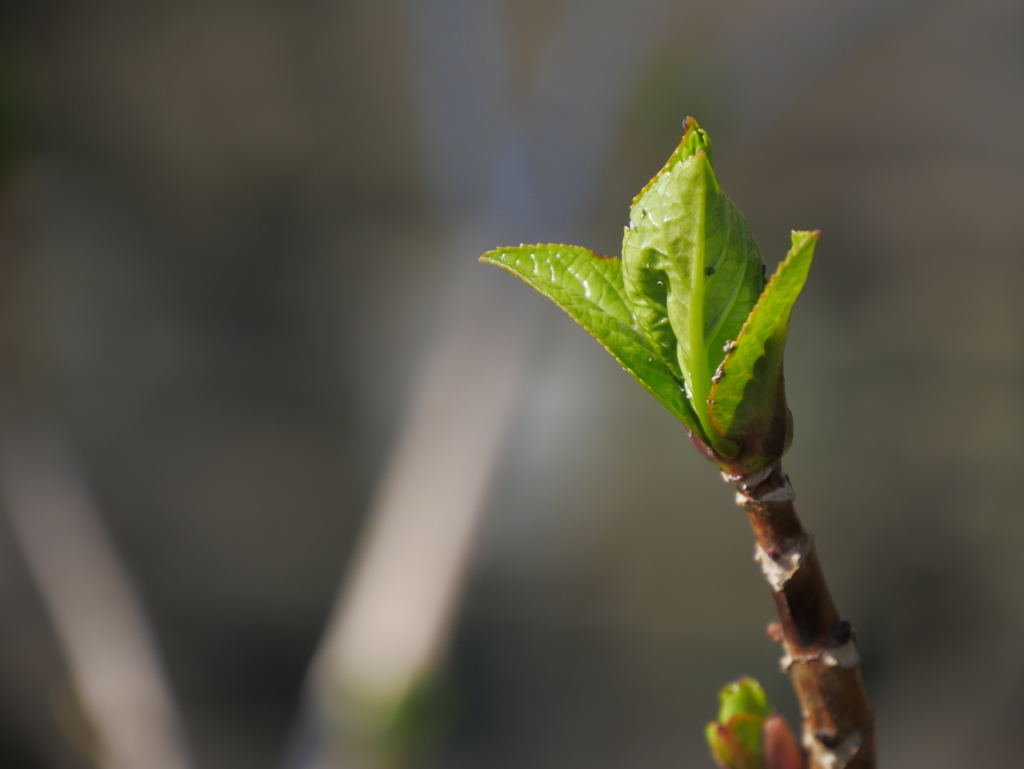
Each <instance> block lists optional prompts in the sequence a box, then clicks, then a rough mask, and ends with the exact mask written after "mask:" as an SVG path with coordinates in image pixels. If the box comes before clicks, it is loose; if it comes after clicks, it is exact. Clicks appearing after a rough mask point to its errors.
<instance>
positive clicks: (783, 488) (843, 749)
mask: <svg viewBox="0 0 1024 769" xmlns="http://www.w3.org/2000/svg"><path fill="white" fill-rule="evenodd" d="M726 479H727V480H729V481H730V482H732V483H733V484H734V485H735V486H736V488H737V490H738V493H737V495H736V504H738V505H739V506H740V507H742V508H743V509H744V510H746V512H747V516H748V517H749V519H750V524H751V526H752V527H753V529H754V537H755V539H756V540H757V548H756V556H755V557H756V560H757V562H758V563H759V564H760V566H761V570H762V572H763V573H764V576H765V579H766V580H767V582H768V585H769V587H770V588H771V591H772V597H773V598H774V600H775V608H776V610H777V611H778V614H779V622H778V624H776V623H772V625H771V626H770V627H769V633H770V634H771V635H772V637H773V638H774V639H775V640H776V641H778V642H779V643H781V644H782V649H783V657H782V668H783V670H784V671H785V672H786V673H787V674H788V675H789V677H790V680H791V681H792V683H793V688H794V689H795V690H796V695H797V699H798V700H799V702H800V710H801V712H802V714H803V744H804V747H805V748H807V752H808V757H809V760H810V769H875V767H876V765H877V762H876V757H875V724H874V716H873V714H872V710H871V703H870V702H869V701H868V695H867V691H866V690H865V688H864V681H863V679H862V677H861V672H860V656H859V655H858V653H857V646H856V642H855V639H854V632H853V628H852V627H851V625H850V623H849V622H846V621H843V620H840V618H839V612H838V610H837V609H836V605H835V602H834V601H833V600H832V595H831V593H830V592H829V589H828V584H827V583H826V582H825V575H824V573H823V572H822V569H821V563H820V562H819V560H818V555H817V553H816V552H815V550H814V539H813V537H812V536H811V535H810V534H808V533H807V532H806V531H805V530H804V527H803V525H802V524H801V523H800V519H799V518H798V517H797V514H796V510H795V509H794V507H793V490H792V487H791V486H790V483H789V477H788V476H787V475H785V474H784V473H783V472H782V467H781V465H780V464H779V463H778V462H776V463H775V464H773V465H771V466H770V467H768V468H766V469H765V470H763V471H761V472H758V473H754V474H752V475H748V476H746V477H745V478H737V477H735V476H727V477H726Z"/></svg>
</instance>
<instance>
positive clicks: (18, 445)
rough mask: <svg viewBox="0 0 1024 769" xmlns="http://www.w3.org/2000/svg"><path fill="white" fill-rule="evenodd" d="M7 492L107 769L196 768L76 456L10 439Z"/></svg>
mask: <svg viewBox="0 0 1024 769" xmlns="http://www.w3.org/2000/svg"><path fill="white" fill-rule="evenodd" d="M0 493H2V497H3V501H4V505H5V507H6V510H7V514H8V517H9V518H10V521H11V526H12V529H13V531H14V535H15V538H16V540H17V542H18V545H19V547H20V549H21V552H22V553H23V554H24V557H25V561H26V564H27V565H28V569H29V572H30V573H31V574H32V577H33V579H34V580H35V583H36V584H37V586H38V588H39V592H40V595H41V597H42V599H43V603H44V605H45V606H46V608H47V611H48V612H49V615H50V618H51V620H52V622H53V627H54V629H55V631H56V634H57V638H58V641H59V643H60V646H61V648H62V650H63V652H64V656H65V658H66V661H67V665H68V669H69V670H70V672H71V677H72V682H73V684H74V687H75V689H76V693H77V695H78V699H79V701H80V702H81V705H82V707H83V709H84V711H85V716H86V718H87V719H88V721H89V726H90V727H91V730H92V732H93V733H94V735H95V737H96V739H97V742H98V745H97V746H96V750H97V755H96V756H95V758H96V762H97V764H98V765H99V766H100V767H102V769H190V767H191V761H190V760H189V757H188V752H187V749H186V747H185V742H184V737H183V730H182V726H181V723H180V720H179V717H178V714H177V711H176V707H175V704H174V700H173V697H172V695H171V693H170V688H169V686H168V683H167V680H166V676H165V674H164V671H163V667H162V665H161V662H160V656H159V653H158V651H157V648H156V645H155V642H154V640H153V637H152V634H151V633H150V630H149V628H148V626H147V622H146V619H145V615H144V611H143V608H142V604H141V602H140V600H139V597H138V595H137V594H136V591H135V589H134V587H133V585H132V580H131V577H130V576H129V574H128V572H127V570H126V569H125V567H124V565H123V564H122V563H121V561H120V559H119V558H118V555H117V553H116V551H115V549H114V546H113V543H112V542H111V541H110V538H109V536H108V535H107V533H106V531H105V529H104V527H103V524H102V522H101V520H100V518H99V516H98V515H97V513H96V510H95V508H94V505H93V502H92V500H91V499H90V495H89V492H88V491H87V489H86V486H85V483H84V482H83V479H82V477H81V474H80V472H79V471H78V468H77V467H76V466H75V463H74V462H73V460H72V459H71V457H70V455H69V453H68V452H67V450H66V449H65V448H64V447H63V446H62V444H61V443H60V441H59V440H57V439H56V438H55V437H53V436H52V435H49V434H46V433H41V432H30V433H21V434H8V435H7V436H6V437H5V438H4V440H3V441H2V443H0Z"/></svg>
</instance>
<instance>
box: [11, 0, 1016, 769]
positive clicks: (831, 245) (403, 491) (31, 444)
mask: <svg viewBox="0 0 1024 769" xmlns="http://www.w3.org/2000/svg"><path fill="white" fill-rule="evenodd" d="M0 15H2V28H0V143H2V155H0V174H2V176H0V185H2V189H0V506H2V511H0V513H2V517H0V766H3V767H5V768H6V767H11V769H84V768H86V767H119V768H121V769H136V767H138V768H139V769H141V768H142V767H145V769H215V768H216V769H233V768H234V767H239V768H241V767H245V768H246V769H263V768H264V767H266V768H268V769H269V768H270V767H274V768H275V769H277V768H280V769H314V768H315V767H319V768H326V767H342V766H344V767H373V766H382V767H383V766H387V767H398V766H415V767H438V768H441V767H445V768H446V769H447V768H448V767H459V768H461V767H466V768H467V769H468V768H470V767H509V769H511V768H513V767H532V768H533V769H545V767H552V769H553V768H554V767H558V768H559V769H566V767H577V766H578V767H588V769H602V768H603V767H608V768H609V769H611V768H612V767H625V766H630V767H651V768H652V769H653V768H654V767H691V766H692V767H710V766H711V761H710V758H709V757H708V756H707V752H706V748H705V747H704V745H703V737H702V730H703V725H704V724H705V722H706V721H707V720H709V719H710V718H711V717H712V716H713V715H714V712H715V707H716V701H715V694H716V692H717V690H718V688H719V687H720V686H721V685H722V684H724V683H726V682H727V681H729V680H732V679H734V678H736V677H738V676H739V675H742V674H750V675H755V676H757V677H758V678H759V679H760V680H761V681H762V682H763V683H764V685H765V687H766V688H767V690H768V692H769V695H770V696H771V698H772V699H773V701H774V702H775V703H776V705H777V707H779V708H780V710H782V711H783V712H784V713H786V714H787V715H788V716H789V717H790V718H791V719H795V718H797V716H798V714H797V713H796V707H795V701H794V699H793V696H792V694H791V693H790V689H789V684H788V681H787V680H786V679H785V677H783V676H782V675H781V674H779V673H778V670H777V658H778V654H779V650H778V649H777V647H776V646H775V645H774V644H773V643H772V642H771V641H770V640H769V639H768V638H767V637H766V635H765V633H764V626H765V624H766V622H768V621H769V620H770V619H771V618H772V611H773V610H772V605H771V601H770V599H769V595H768V592H767V590H766V588H765V586H764V584H763V582H762V580H761V578H760V575H759V574H758V571H757V569H756V567H755V566H754V564H753V563H752V559H751V553H752V539H751V536H750V533H749V531H748V526H747V523H746V520H745V517H744V516H743V515H742V514H741V512H740V511H739V510H737V509H736V508H735V507H734V506H733V505H732V500H731V497H732V493H731V490H730V489H729V488H728V487H726V486H725V485H723V484H722V482H721V481H720V480H719V478H718V474H717V472H715V470H714V469H713V467H712V466H710V465H709V464H708V463H707V462H705V461H704V460H703V459H701V458H700V457H699V456H698V455H697V454H696V452H695V451H694V450H693V449H692V447H691V446H690V444H689V442H688V440H687V438H686V435H685V433H684V431H683V430H682V429H681V427H680V426H679V425H678V424H676V423H675V422H674V421H673V420H672V419H671V417H669V415H668V414H667V413H666V412H665V411H664V409H663V407H661V406H660V405H659V404H658V403H657V402H656V401H655V400H654V399H653V398H651V397H650V396H648V395H647V394H646V393H645V392H644V391H643V390H642V389H641V388H640V387H638V386H636V384H635V383H634V382H633V381H632V380H631V379H630V377H629V376H628V375H627V374H625V373H624V372H623V371H622V370H620V369H619V368H618V367H617V366H616V365H615V364H614V363H613V362H612V361H611V360H610V359H609V358H608V356H607V354H606V353H605V352H604V351H603V350H602V349H601V348H600V346H599V345H597V344H595V343H594V341H593V340H592V339H590V338H589V336H588V335H587V334H586V333H584V332H583V331H582V330H581V329H580V328H578V327H577V326H576V325H575V324H574V323H572V322H571V321H570V320H569V319H568V318H566V317H564V316H563V315H562V314H561V313H560V311H558V310H557V308H554V307H553V306H549V305H548V303H546V301H545V300H543V299H541V298H539V297H535V296H532V292H530V291H529V290H528V289H527V288H526V287H525V286H523V285H521V284H519V283H518V282H517V281H515V280H514V279H512V278H511V277H509V276H507V275H505V274H503V273H500V272H499V271H498V270H495V269H494V268H492V267H485V266H482V265H478V264H477V263H476V261H475V258H476V256H477V255H478V254H479V253H480V252H481V251H483V250H486V249H488V248H492V247H496V246H499V245H504V244H507V243H519V242H523V241H525V242H533V241H558V242H578V243H580V244H582V245H587V246H588V247H591V248H593V249H594V250H596V251H599V252H602V253H608V254H617V253H619V243H620V240H621V228H622V226H623V225H624V224H625V223H626V221H627V212H628V204H629V201H630V200H631V198H632V196H633V195H634V194H635V192H636V191H637V190H638V189H639V188H640V187H641V186H642V185H643V184H644V183H645V182H646V181H647V180H648V179H649V178H650V177H651V176H652V175H653V174H654V173H655V172H656V171H657V170H658V168H660V166H661V164H662V163H663V162H664V160H665V158H667V157H668V155H669V153H670V152H671V151H672V149H673V148H674V147H675V146H676V144H677V142H678V140H679V136H680V134H681V122H682V120H683V118H685V117H686V116H687V115H694V116H695V117H697V119H698V120H699V121H700V122H701V124H702V125H703V126H704V127H705V128H707V129H708V130H709V132H710V133H711V135H712V137H713V138H714V141H715V159H716V168H717V171H718V175H719V179H720V180H721V182H722V185H723V187H724V188H725V189H726V190H728V191H729V193H730V194H731V196H732V197H733V199H734V200H735V202H736V203H737V205H738V206H739V207H740V209H741V210H742V211H743V212H744V214H745V215H746V217H747V219H748V221H749V223H750V225H751V227H752V229H753V231H754V233H755V235H756V236H757V238H758V240H759V243H760V245H761V248H762V251H763V253H764V255H765V258H766V261H767V262H768V263H769V268H772V267H774V264H775V263H776V262H777V261H778V260H779V259H780V258H781V256H782V255H783V254H784V252H785V250H786V247H787V245H788V239H789V230H790V229H792V228H820V229H821V230H823V233H824V234H823V237H822V240H821V244H820V246H819V249H818V255H817V258H816V262H815V266H814V269H813V270H812V273H811V277H810V280H809V282H808V285H807V289H806V290H805V292H804V295H803V296H802V298H801V299H800V301H799V303H798V304H797V308H796V311H795V314H794V319H793V327H792V330H791V334H790V341H789V350H788V354H787V374H788V378H787V387H788V390H789V399H790V405H791V407H792V410H793V412H794V415H795V419H796V440H795V442H794V445H793V448H792V450H791V452H790V454H789V455H788V457H787V459H786V468H787V471H788V472H789V473H790V475H791V476H792V478H793V482H794V486H795V488H796V491H797V494H798V507H799V509H800V511H801V514H802V515H803V517H804V519H805V522H806V524H807V526H808V528H810V529H811V530H812V531H814V532H815V534H816V537H817V544H818V549H819V552H820V554H821V557H822V561H823V563H824V566H825V570H826V573H827V574H828V577H829V581H830V583H831V586H832V589H833V592H834V594H835V597H836V599H837V601H838V604H839V606H840V609H841V611H842V612H843V613H844V615H845V616H846V617H848V618H849V619H850V620H851V621H852V622H853V623H854V625H855V626H856V627H857V628H858V631H859V636H858V640H859V643H860V646H861V650H862V653H863V656H864V671H865V675H866V679H867V683H868V688H869V690H870V692H871V694H872V696H873V698H874V700H875V704H876V707H877V711H878V719H879V733H880V748H881V754H882V759H883V763H884V765H887V766H894V767H895V766H928V767H930V768H931V769H942V768H943V767H968V766H988V767H1015V766H1019V765H1020V764H1019V760H1020V759H1019V756H1020V751H1021V748H1020V741H1019V736H1018V734H1017V732H1018V727H1019V726H1020V724H1021V723H1022V722H1024V655H1022V654H1021V653H1020V650H1021V649H1022V648H1024V600H1022V597H1021V590H1022V587H1024V557H1022V556H1021V553H1022V551H1024V503H1022V501H1021V496H1020V493H1021V492H1020V478H1021V477H1022V472H1024V448H1022V441H1021V435H1022V429H1024V343H1022V342H1021V337H1022V333H1024V300H1022V294H1024V217H1022V215H1021V206H1022V201H1024V142H1022V141H1021V140H1020V136H1021V132H1022V131H1021V129H1022V128H1024V5H1022V4H1020V3H1017V2H1010V1H1009V0H970V1H968V0H832V2H829V3H820V2H816V1H815V0H772V1H769V0H720V1H719V2H716V3H707V2H696V1H694V0H632V1H631V2H628V3H627V2H624V0H505V1H504V2H502V1H500V0H433V2H430V1H428V0H404V2H402V1H400V0H381V1H380V2H367V1H366V0H362V1H360V0H302V2H285V1H284V0H250V1H249V2H240V1H239V0H202V2H200V1H198V0H161V2H156V3H144V4H138V3H128V2H120V1H115V0H100V1H99V2H93V3H88V4H83V3H70V2H57V1H54V0H50V1H48V2H35V3H29V2H11V3H5V4H4V5H3V8H2V10H0Z"/></svg>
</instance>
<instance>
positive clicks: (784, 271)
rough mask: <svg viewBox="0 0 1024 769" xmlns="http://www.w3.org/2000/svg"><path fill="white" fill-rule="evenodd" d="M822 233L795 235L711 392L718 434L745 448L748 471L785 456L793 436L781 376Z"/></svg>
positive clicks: (714, 424)
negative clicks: (798, 305) (791, 324)
mask: <svg viewBox="0 0 1024 769" xmlns="http://www.w3.org/2000/svg"><path fill="white" fill-rule="evenodd" d="M820 234H821V233H819V232H817V231H815V232H803V231H796V230H794V231H793V234H792V247H791V248H790V250H789V253H788V254H786V258H785V260H783V262H782V264H780V265H779V269H778V270H776V272H775V274H774V275H773V276H772V279H771V281H770V282H769V283H768V286H767V288H765V290H764V293H763V294H762V295H761V298H760V299H759V300H758V302H757V305H756V306H755V307H754V309H753V310H752V311H751V313H750V317H749V318H747V321H746V323H745V324H744V325H743V329H742V330H741V331H740V333H739V336H738V337H737V339H736V341H735V343H734V344H733V345H731V351H730V352H729V354H728V355H727V357H726V358H725V360H724V361H723V362H722V365H721V368H720V369H719V371H718V372H717V373H716V375H715V379H716V381H715V383H714V385H713V387H712V388H711V396H710V401H709V404H708V406H709V408H708V411H709V413H710V417H711V423H712V425H713V427H714V430H715V432H717V433H719V434H721V435H724V436H726V437H727V438H731V439H733V440H735V441H738V442H741V443H743V445H744V452H743V460H744V470H745V471H746V472H753V471H754V470H757V469H759V467H760V466H763V465H764V464H767V462H770V461H772V460H773V459H777V458H778V457H781V456H782V454H783V453H784V452H785V450H786V448H787V446H788V442H789V440H790V437H791V431H792V429H791V426H790V422H791V420H790V417H789V409H788V407H787V406H786V394H785V386H784V382H783V376H782V354H783V351H784V350H785V347H786V334H787V332H788V331H789V317H790V313H791V312H792V310H793V303H794V302H795V301H796V298H797V296H799V294H800V290H801V289H802V288H803V287H804V282H805V281H806V280H807V271H808V270H809V269H810V266H811V260H812V259H813V257H814V247H815V245H816V244H817V242H818V236H819V235H820Z"/></svg>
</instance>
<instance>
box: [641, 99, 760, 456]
mask: <svg viewBox="0 0 1024 769" xmlns="http://www.w3.org/2000/svg"><path fill="white" fill-rule="evenodd" d="M710 150H711V145H710V140H709V139H708V137H707V134H706V133H705V132H704V131H703V130H701V129H700V128H699V127H698V126H697V124H696V121H694V120H692V119H690V120H688V121H687V130H686V134H685V135H684V137H683V141H682V143H681V144H680V146H679V148H678V149H677V150H676V152H675V153H673V155H672V158H670V160H669V163H668V164H667V165H666V166H665V168H663V169H662V171H661V172H660V173H659V174H658V175H657V176H656V177H655V178H654V179H653V180H652V181H651V183H650V184H649V185H648V186H647V187H646V188H645V190H644V191H643V192H642V193H641V194H640V195H639V196H638V197H637V199H636V201H635V202H634V205H633V208H632V210H631V211H630V227H629V229H627V230H626V233H625V236H624V238H623V244H622V258H623V283H624V286H625V289H626V295H627V297H628V299H629V301H630V303H631V304H632V305H633V309H634V315H635V317H636V320H637V324H638V326H639V328H640V330H641V331H642V332H643V333H644V334H645V335H646V336H647V337H648V338H649V339H651V340H652V341H653V342H654V344H655V345H656V346H657V348H658V349H659V351H660V352H661V354H662V355H663V356H664V357H665V359H666V360H667V361H669V365H670V367H671V368H672V371H673V373H674V374H675V375H676V376H677V377H680V376H681V377H682V379H683V381H684V382H685V384H686V391H687V395H688V397H689V399H690V403H691V405H692V407H693V409H694V411H695V413H696V414H697V416H698V418H699V419H700V421H701V425H702V427H703V428H704V429H703V433H704V434H705V435H706V436H707V437H708V438H710V443H711V445H712V447H713V448H714V449H715V451H716V452H718V453H719V454H720V455H722V456H724V457H732V456H735V455H736V453H737V451H738V448H739V447H738V445H737V444H736V443H735V442H734V441H733V440H732V439H730V438H729V437H728V436H724V435H722V434H720V433H718V432H716V431H715V430H713V429H712V426H711V420H710V417H709V415H708V407H707V401H708V395H709V394H710V390H711V372H713V371H714V370H715V369H716V367H717V366H718V365H719V363H720V362H721V360H722V358H723V356H724V355H725V353H724V351H723V346H724V344H725V343H726V342H727V341H728V340H730V339H734V338H735V337H736V335H737V334H738V333H739V330H740V329H741V328H742V326H743V323H744V321H745V320H746V318H747V315H748V313H749V312H750V310H751V309H752V308H753V307H754V304H755V303H756V302H757V298H758V296H759V295H760V294H761V291H762V289H763V288H764V276H763V274H762V265H763V261H762V259H761V254H760V252H759V251H758V248H757V244H756V243H755V242H754V237H753V235H752V234H751V233H750V229H749V228H748V227H747V224H746V222H745V221H744V219H743V216H742V215H741V214H740V212H739V211H738V210H737V209H736V207H735V205H733V203H732V201H731V200H730V199H729V198H728V196H727V195H726V194H725V193H724V192H722V189H721V187H720V186H719V185H718V180H717V179H716V178H715V173H714V170H713V169H712V167H711V160H710ZM673 358H674V360H675V362H672V361H673Z"/></svg>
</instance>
